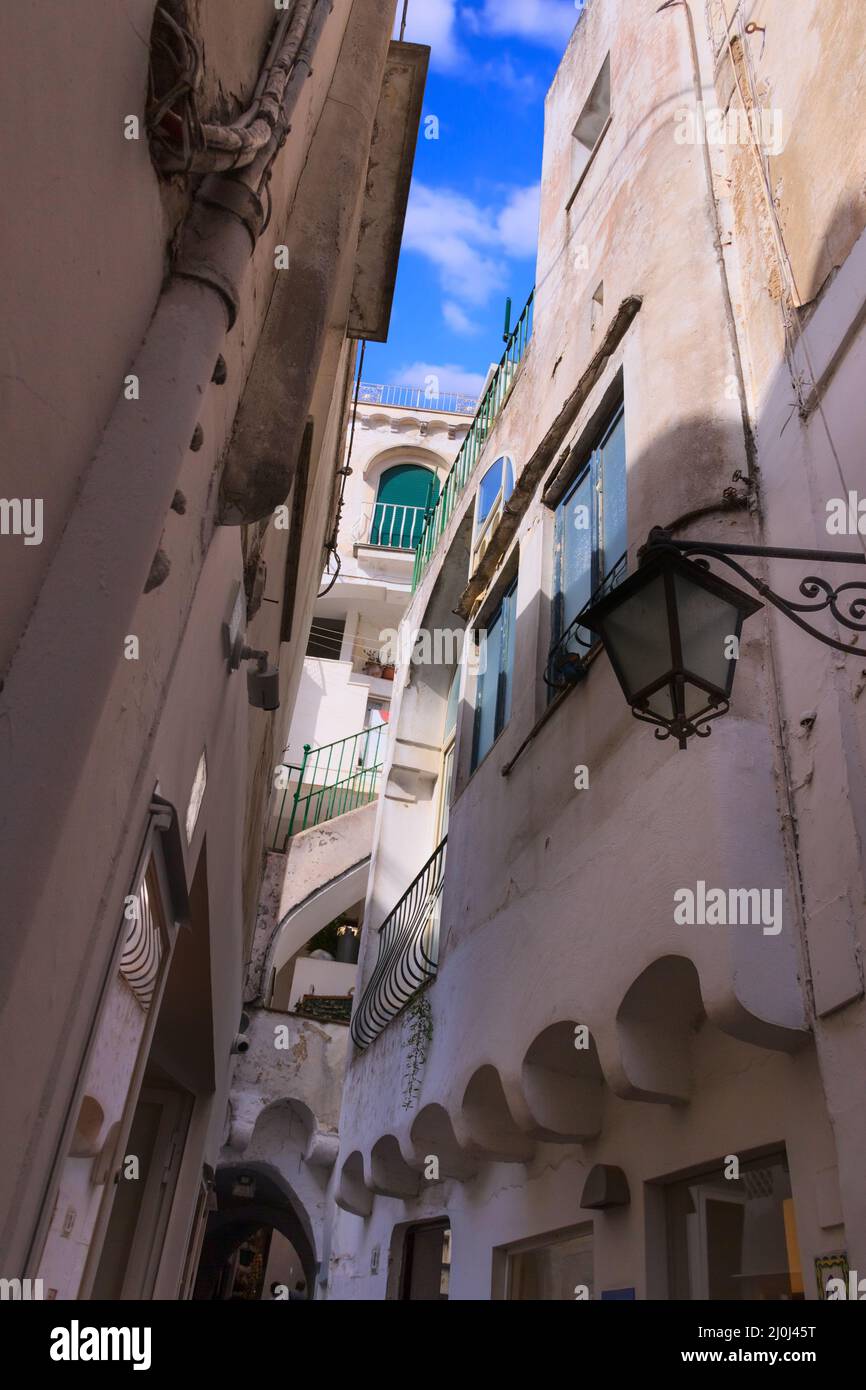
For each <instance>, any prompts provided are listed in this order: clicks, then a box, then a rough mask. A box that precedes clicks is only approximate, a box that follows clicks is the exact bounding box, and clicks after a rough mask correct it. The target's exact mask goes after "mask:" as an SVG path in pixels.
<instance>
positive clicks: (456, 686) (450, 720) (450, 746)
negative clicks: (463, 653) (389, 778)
mask: <svg viewBox="0 0 866 1390" xmlns="http://www.w3.org/2000/svg"><path fill="white" fill-rule="evenodd" d="M460 671H461V668H460V667H459V666H458V667H457V669H456V671H455V672H454V675H453V676H452V678H451V685H450V688H449V690H448V700H447V702H446V705H445V729H444V732H443V734H442V768H441V771H440V774H439V791H438V800H439V808H438V812H437V834H436V843H437V845H438V844H441V842H442V840H444V838H445V836H446V835H447V834H448V820H449V816H450V811H451V795H452V791H453V782H454V745H455V742H456V739H457V711H458V707H459V704H460Z"/></svg>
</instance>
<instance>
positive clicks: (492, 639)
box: [472, 577, 517, 771]
mask: <svg viewBox="0 0 866 1390" xmlns="http://www.w3.org/2000/svg"><path fill="white" fill-rule="evenodd" d="M516 613H517V579H516V577H515V578H514V579H513V580H512V582H511V584H510V586H509V588H508V589H507V590H506V592H505V594H504V595H503V597H502V602H501V603H500V604H499V606H498V608H497V609H496V610H495V612H494V613H493V615H492V616H491V618H490V620H489V621H488V623H487V627H486V633H485V635H484V637H483V638H482V641H483V647H482V660H481V668H482V669H481V671H480V674H479V676H478V684H477V687H476V694H475V733H474V737H473V740H472V769H473V771H474V770H475V768H476V767H477V766H478V764H479V763H480V762H482V761H483V760H484V758H486V757H487V754H488V753H489V752H490V749H491V748H492V747H493V744H494V743H495V742H496V740H497V738H498V737H499V735H500V734H501V733H502V730H503V729H504V728H505V725H506V724H507V723H508V720H509V718H510V717H511V689H512V685H513V678H514V629H515V618H516Z"/></svg>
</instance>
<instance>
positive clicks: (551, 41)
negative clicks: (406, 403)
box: [364, 0, 582, 393]
mask: <svg viewBox="0 0 866 1390" xmlns="http://www.w3.org/2000/svg"><path fill="white" fill-rule="evenodd" d="M581 3H582V0H578V4H575V0H409V16H408V23H407V26H406V39H407V40H409V41H411V42H414V43H427V44H430V46H431V48H432V54H431V59H430V73H429V76H428V79H427V90H426V95H425V100H424V115H423V118H422V122H421V130H420V132H419V138H418V149H417V154H416V157H415V171H414V177H413V181H412V191H411V194H410V198H409V210H408V214H407V218H406V229H405V235H404V240H403V250H402V253H401V257H400V269H399V274H398V277H397V289H396V295H395V300H394V312H393V315H392V318H391V331H390V335H389V340H388V342H387V343H386V344H377V343H371V344H370V345H369V346H368V348H367V356H366V362H365V366H364V379H365V380H366V381H378V382H400V383H405V384H407V385H412V386H423V385H424V378H425V376H427V375H428V374H430V373H433V374H435V375H437V376H438V377H439V389H440V390H442V391H450V390H457V391H466V392H472V393H474V392H475V391H477V390H478V388H479V387H480V385H481V382H482V381H483V378H484V376H485V374H486V371H487V368H488V366H489V365H490V363H491V362H492V361H494V360H497V359H498V358H499V356H500V354H501V352H502V346H503V345H502V328H503V320H504V312H505V299H506V296H507V295H511V297H512V300H513V303H514V317H516V315H517V314H518V313H519V312H520V309H521V308H522V306H523V304H524V302H525V300H526V297H527V295H528V293H529V291H530V290H531V288H532V284H533V280H534V276H535V251H536V243H537V224H538V184H539V179H540V176H541V146H542V135H543V127H544V96H545V93H546V91H547V88H548V87H549V85H550V82H551V80H552V78H553V75H554V73H555V71H556V68H557V65H558V63H559V60H560V58H561V57H562V54H563V53H564V52H565V47H566V44H567V43H568V39H569V36H570V34H571V32H572V30H573V29H574V25H575V23H576V22H577V19H578V17H579V10H580V4H581ZM402 8H403V5H402V0H400V4H399V6H398V23H399V15H400V13H401V12H402ZM432 118H435V119H432ZM430 137H432V138H430ZM437 137H438V138H437Z"/></svg>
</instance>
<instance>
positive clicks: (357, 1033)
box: [349, 835, 448, 1051]
mask: <svg viewBox="0 0 866 1390" xmlns="http://www.w3.org/2000/svg"><path fill="white" fill-rule="evenodd" d="M447 840H448V837H447V835H446V836H445V838H444V839H443V840H442V841H441V842H440V844H439V845H437V847H436V849H435V850H434V851H433V853H432V854H431V856H430V858H429V859H428V860H427V863H426V864H425V865H424V867H423V869H422V870H421V872H420V874H418V876H417V878H415V879H414V880H413V881H412V883H411V884H410V885H409V887H408V888H407V889H406V892H405V893H404V894H403V896H402V898H401V899H400V901H399V902H398V904H397V906H396V907H395V908H394V910H393V912H392V913H391V914H390V915H389V916H388V917H386V919H385V921H384V922H383V923H382V925H381V927H380V928H379V956H378V959H377V961H376V965H375V968H374V970H373V973H372V975H371V976H370V981H369V983H368V985H367V988H366V989H365V990H364V993H363V994H362V996H361V999H360V1002H359V1004H358V1007H357V1008H356V1009H355V1012H354V1014H353V1015H352V1023H351V1027H350V1029H349V1032H350V1034H351V1037H352V1042H353V1043H354V1044H355V1046H356V1047H357V1048H359V1049H360V1050H361V1051H363V1049H364V1048H365V1047H369V1045H370V1043H371V1042H372V1041H373V1039H374V1038H377V1037H378V1036H379V1034H380V1033H381V1032H382V1029H383V1028H386V1027H387V1026H388V1024H389V1023H390V1022H391V1020H392V1018H396V1016H397V1014H398V1013H400V1011H401V1009H403V1008H405V1006H406V1005H407V1004H408V1003H409V1001H410V1000H411V999H412V998H413V997H414V996H415V995H416V994H417V993H418V991H419V989H421V988H422V987H423V986H424V985H426V984H427V983H428V981H429V980H432V979H434V977H435V975H436V970H437V966H438V963H439V902H440V898H441V896H442V885H443V883H444V879H445V846H446V843H447Z"/></svg>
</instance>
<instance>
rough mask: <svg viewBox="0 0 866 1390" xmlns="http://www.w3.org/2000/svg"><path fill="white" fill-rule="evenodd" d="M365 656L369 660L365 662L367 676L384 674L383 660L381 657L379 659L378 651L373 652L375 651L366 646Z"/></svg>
mask: <svg viewBox="0 0 866 1390" xmlns="http://www.w3.org/2000/svg"><path fill="white" fill-rule="evenodd" d="M364 656H365V657H366V658H367V660H366V661H365V662H364V675H365V676H381V674H382V662H381V661H380V659H379V653H378V652H373V651H367V650H366V648H365V650H364Z"/></svg>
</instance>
